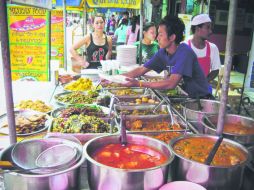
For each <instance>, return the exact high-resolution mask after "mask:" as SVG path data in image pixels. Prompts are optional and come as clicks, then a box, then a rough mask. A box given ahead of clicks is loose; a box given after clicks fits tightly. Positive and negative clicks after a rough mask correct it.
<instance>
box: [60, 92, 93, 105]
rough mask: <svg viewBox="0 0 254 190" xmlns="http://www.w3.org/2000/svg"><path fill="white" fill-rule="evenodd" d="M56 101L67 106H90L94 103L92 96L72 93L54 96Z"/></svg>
mask: <svg viewBox="0 0 254 190" xmlns="http://www.w3.org/2000/svg"><path fill="white" fill-rule="evenodd" d="M56 100H58V101H59V102H63V103H67V104H91V103H93V102H94V101H95V98H94V96H90V95H85V94H83V93H80V92H72V93H68V94H65V95H61V96H56Z"/></svg>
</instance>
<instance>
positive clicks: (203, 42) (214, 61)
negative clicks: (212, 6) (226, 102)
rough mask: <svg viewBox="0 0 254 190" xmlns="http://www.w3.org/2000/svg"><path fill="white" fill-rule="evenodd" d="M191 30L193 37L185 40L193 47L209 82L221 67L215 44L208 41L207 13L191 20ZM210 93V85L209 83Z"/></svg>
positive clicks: (208, 21) (209, 33)
mask: <svg viewBox="0 0 254 190" xmlns="http://www.w3.org/2000/svg"><path fill="white" fill-rule="evenodd" d="M191 31H192V33H193V38H192V39H189V40H188V41H187V44H188V45H189V46H190V47H191V48H192V49H193V51H194V52H195V53H196V55H197V57H198V62H199V64H200V66H201V68H202V70H203V72H204V74H205V76H206V77H207V80H208V82H211V81H212V80H213V79H214V78H215V77H216V76H218V74H219V70H220V67H221V63H220V55H219V50H218V48H217V46H216V45H215V44H213V43H211V42H209V41H208V39H209V37H210V36H211V34H212V21H211V19H210V17H209V15H207V14H199V15H196V16H194V17H193V18H192V20H191ZM209 90H210V92H211V93H212V87H211V85H209Z"/></svg>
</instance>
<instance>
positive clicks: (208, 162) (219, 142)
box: [205, 135, 223, 165]
mask: <svg viewBox="0 0 254 190" xmlns="http://www.w3.org/2000/svg"><path fill="white" fill-rule="evenodd" d="M222 141H223V136H222V135H221V136H219V138H218V139H217V141H216V142H215V144H214V146H213V148H212V150H211V152H210V153H209V155H208V157H207V159H206V160H205V164H206V165H210V164H211V163H212V161H213V158H214V156H215V154H216V152H217V150H218V149H219V147H220V144H221V143H222Z"/></svg>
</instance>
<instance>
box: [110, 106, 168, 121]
mask: <svg viewBox="0 0 254 190" xmlns="http://www.w3.org/2000/svg"><path fill="white" fill-rule="evenodd" d="M156 106H157V105H138V106H129V105H117V104H115V105H114V110H115V114H116V116H117V117H118V118H120V114H121V111H122V110H127V111H134V110H142V111H145V110H153V109H154V108H155V107H156ZM158 111H166V112H167V114H159V112H158ZM169 113H170V110H169V106H167V105H160V106H159V107H158V108H157V109H156V110H155V113H154V114H147V115H134V114H126V116H125V117H126V118H133V117H135V118H157V117H158V116H166V117H170V114H169Z"/></svg>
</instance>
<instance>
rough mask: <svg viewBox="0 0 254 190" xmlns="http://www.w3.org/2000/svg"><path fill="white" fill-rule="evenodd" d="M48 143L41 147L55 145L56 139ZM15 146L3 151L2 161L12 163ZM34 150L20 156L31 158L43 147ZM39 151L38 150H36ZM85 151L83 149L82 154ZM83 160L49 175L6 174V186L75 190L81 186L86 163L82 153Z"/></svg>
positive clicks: (27, 189)
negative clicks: (83, 164)
mask: <svg viewBox="0 0 254 190" xmlns="http://www.w3.org/2000/svg"><path fill="white" fill-rule="evenodd" d="M58 141H59V142H58V143H61V142H63V141H66V140H64V139H59V140H58ZM47 142H48V143H42V144H41V145H42V146H43V145H45V146H47V145H48V144H55V143H56V139H54V138H50V139H47ZM14 146H15V144H14V145H12V146H10V147H8V148H6V149H5V150H3V151H2V154H1V156H0V160H8V161H11V162H12V157H11V152H12V149H13V148H14ZM33 148H34V149H33V151H31V150H32V149H30V151H29V149H27V152H23V154H21V155H20V156H26V155H27V156H31V155H32V154H33V152H38V149H41V148H42V147H41V146H38V147H37V146H35V147H33ZM36 149H37V150H36ZM83 151H84V150H83V149H82V152H83ZM81 154H82V155H81V158H80V160H79V161H77V162H76V163H75V164H74V165H72V166H70V167H69V168H67V169H63V170H59V171H57V172H52V173H49V174H33V173H29V174H25V173H16V172H11V173H4V175H3V178H4V186H5V188H6V189H8V190H16V189H19V190H31V189H36V190H72V189H73V190H74V189H77V188H78V186H79V170H80V166H81V165H82V163H83V162H84V161H85V157H84V154H83V153H81Z"/></svg>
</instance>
